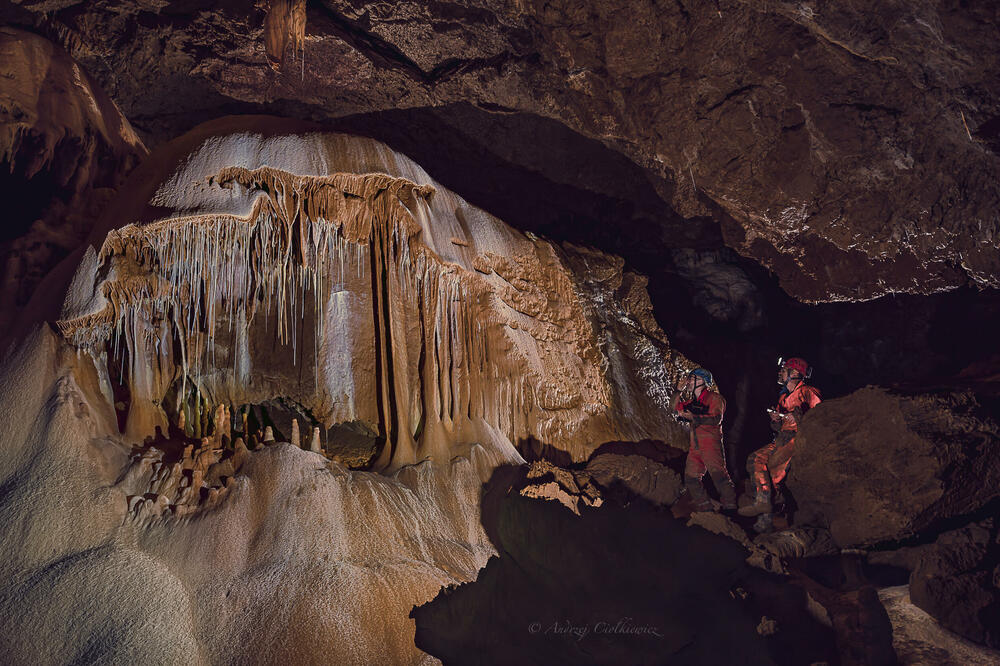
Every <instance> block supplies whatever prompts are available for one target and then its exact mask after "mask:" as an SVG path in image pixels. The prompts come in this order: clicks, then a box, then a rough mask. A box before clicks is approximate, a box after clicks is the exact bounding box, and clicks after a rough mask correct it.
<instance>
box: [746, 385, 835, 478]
mask: <svg viewBox="0 0 1000 666" xmlns="http://www.w3.org/2000/svg"><path fill="white" fill-rule="evenodd" d="M821 399H822V398H821V397H820V393H819V390H818V389H816V388H814V387H812V386H809V385H808V384H799V385H798V386H796V387H795V388H794V389H793V390H792V392H791V393H783V394H782V395H781V397H780V398H779V399H778V413H779V414H782V415H785V419H784V420H783V421H782V423H781V429H780V430H779V431H778V434H777V435H776V436H775V438H774V441H773V442H771V443H770V444H768V445H767V446H764V447H762V448H760V449H757V451H755V452H754V453H753V454H752V455H751V456H750V459H749V463H750V464H749V465H747V469H748V471H750V473H751V474H753V479H754V483H755V484H756V488H757V490H765V491H769V492H770V491H772V490H773V489H774V485H775V484H778V483H781V482H782V480H783V479H784V478H785V475H786V474H788V464H789V463H790V462H791V461H792V454H793V453H794V452H795V432H796V431H797V430H798V427H799V425H798V422H799V421H800V420H801V419H802V415H803V414H805V413H806V412H807V411H809V410H810V409H812V408H813V407H815V406H816V405H818V404H819V403H820V401H821Z"/></svg>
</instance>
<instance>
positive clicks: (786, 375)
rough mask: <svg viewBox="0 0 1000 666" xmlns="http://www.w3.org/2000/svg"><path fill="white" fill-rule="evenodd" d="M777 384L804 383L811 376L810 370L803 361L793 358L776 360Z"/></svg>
mask: <svg viewBox="0 0 1000 666" xmlns="http://www.w3.org/2000/svg"><path fill="white" fill-rule="evenodd" d="M778 368H779V370H778V383H779V384H782V385H784V384H787V383H788V382H790V381H799V382H802V381H805V380H806V379H808V378H809V377H811V376H812V368H810V367H809V364H808V363H806V361H805V359H803V358H799V357H797V356H796V357H793V358H789V359H778Z"/></svg>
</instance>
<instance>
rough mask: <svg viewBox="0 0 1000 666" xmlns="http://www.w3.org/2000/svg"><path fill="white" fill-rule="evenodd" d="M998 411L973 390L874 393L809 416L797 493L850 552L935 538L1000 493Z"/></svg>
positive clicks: (800, 440) (800, 441)
mask: <svg viewBox="0 0 1000 666" xmlns="http://www.w3.org/2000/svg"><path fill="white" fill-rule="evenodd" d="M992 410H993V405H992V402H991V401H990V400H989V399H985V398H978V397H977V396H976V394H974V393H972V392H970V391H962V392H956V391H947V390H945V391H939V392H936V393H926V394H909V395H907V394H904V393H899V392H892V391H888V390H884V389H878V388H866V389H862V390H859V391H856V392H855V393H852V394H851V395H849V396H846V397H843V398H838V399H834V400H827V401H825V402H824V403H822V404H821V405H820V406H819V407H818V408H817V409H815V410H814V411H813V412H812V413H810V414H809V416H808V417H807V418H806V419H804V421H803V424H802V427H801V429H800V431H799V435H798V437H797V438H796V453H795V461H794V465H793V466H792V468H791V471H790V473H789V478H788V481H787V485H788V488H789V489H790V490H791V491H792V493H793V495H794V497H795V501H796V502H797V504H798V506H799V511H798V513H797V514H796V520H797V521H798V522H805V523H811V522H812V523H817V524H820V525H825V526H828V527H829V529H830V532H831V533H832V535H833V538H834V540H835V541H836V542H837V544H838V545H840V546H841V547H849V546H858V545H864V544H869V545H870V544H875V543H878V542H882V541H896V540H900V539H903V538H906V537H909V536H912V535H914V534H916V533H918V532H921V531H930V533H932V534H933V533H934V532H935V531H937V530H940V529H942V526H943V525H945V524H947V523H946V521H948V520H949V519H954V518H960V517H961V516H963V515H966V514H971V513H973V512H975V511H976V510H978V509H980V508H982V507H983V506H985V505H987V504H988V503H989V502H991V501H993V500H994V499H995V498H996V497H997V496H998V495H1000V455H998V451H1000V449H998V447H997V443H998V438H1000V434H998V433H1000V430H998V426H997V422H996V420H995V413H994V412H993V411H992Z"/></svg>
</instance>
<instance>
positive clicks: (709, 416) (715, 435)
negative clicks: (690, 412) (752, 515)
mask: <svg viewBox="0 0 1000 666" xmlns="http://www.w3.org/2000/svg"><path fill="white" fill-rule="evenodd" d="M696 400H697V402H700V403H702V404H704V405H705V406H706V407H708V411H707V412H706V413H705V414H704V415H701V416H699V415H695V422H694V423H692V424H691V447H690V448H689V449H688V455H687V462H686V463H685V465H684V476H685V477H688V478H690V479H692V480H698V481H700V480H701V479H702V477H704V476H705V472H706V471H708V473H709V475H710V476H711V477H712V481H713V482H714V483H715V488H716V490H718V491H719V495H720V496H721V497H722V498H723V501H724V502H730V500H731V503H735V501H736V495H735V490H733V480H732V479H731V478H730V476H729V470H727V469H726V452H725V449H723V448H722V416H723V414H724V413H725V411H726V399H725V398H723V397H722V396H721V395H719V394H718V393H716V392H715V391H709V390H707V389H706V390H704V391H702V392H701V395H700V396H698V398H697V399H696ZM694 402H695V400H689V401H688V402H680V401H678V403H677V407H676V409H677V411H678V412H683V411H685V410H686V409H687V408H688V407H690V406H691V405H692V404H693V403H694ZM699 420H704V421H708V423H699V422H698V421H699ZM699 486H700V484H699ZM699 489H700V488H699ZM700 490H701V493H697V490H694V491H693V492H692V494H694V493H697V494H698V495H701V494H702V493H704V492H705V491H704V490H703V489H700ZM730 494H732V497H731V498H730ZM699 499H700V498H699ZM704 500H705V501H707V496H706V497H705V498H704Z"/></svg>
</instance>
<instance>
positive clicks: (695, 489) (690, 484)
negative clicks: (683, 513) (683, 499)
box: [684, 476, 714, 511]
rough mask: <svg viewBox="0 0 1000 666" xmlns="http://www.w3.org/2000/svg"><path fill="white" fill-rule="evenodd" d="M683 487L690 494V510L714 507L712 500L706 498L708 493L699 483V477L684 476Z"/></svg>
mask: <svg viewBox="0 0 1000 666" xmlns="http://www.w3.org/2000/svg"><path fill="white" fill-rule="evenodd" d="M684 487H685V488H686V489H687V491H688V495H690V496H691V511H711V510H712V509H713V508H714V507H713V506H712V500H710V499H708V493H707V492H705V486H703V485H701V479H696V478H694V477H693V476H685V477H684Z"/></svg>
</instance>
